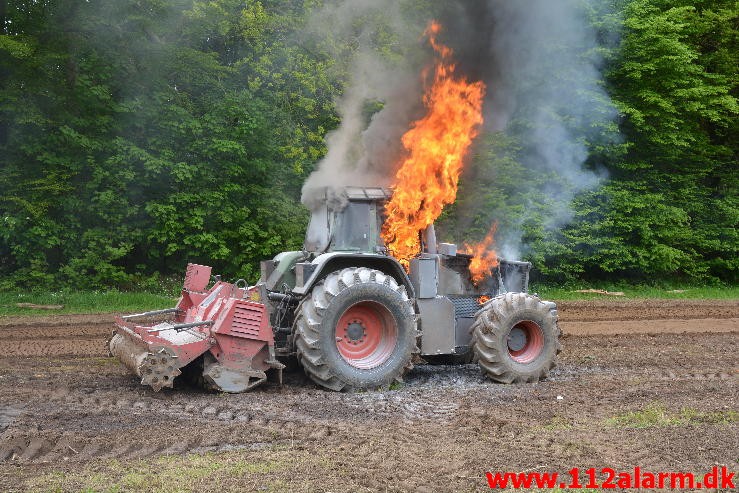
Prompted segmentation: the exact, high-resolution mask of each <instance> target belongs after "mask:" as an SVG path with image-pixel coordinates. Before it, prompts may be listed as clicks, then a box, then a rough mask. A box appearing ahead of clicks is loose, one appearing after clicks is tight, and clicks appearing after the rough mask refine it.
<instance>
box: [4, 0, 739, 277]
mask: <svg viewBox="0 0 739 493" xmlns="http://www.w3.org/2000/svg"><path fill="white" fill-rule="evenodd" d="M6 4H7V5H5V4H4V5H3V7H4V8H3V9H0V290H7V289H15V288H22V287H37V286H49V285H56V284H63V285H72V286H77V287H81V288H93V289H94V288H100V287H104V286H117V287H120V288H122V289H130V288H134V287H137V286H142V285H153V284H152V283H156V282H157V279H162V278H166V277H167V276H170V275H172V274H177V275H180V274H181V272H182V269H183V267H184V265H185V263H186V262H188V261H193V262H203V263H209V264H213V265H214V267H215V268H216V270H217V271H218V272H220V273H223V274H224V275H225V276H226V277H227V278H237V277H244V278H246V279H250V280H254V279H255V278H256V276H257V275H258V267H257V266H258V261H259V260H261V259H263V258H267V257H271V256H272V255H274V254H275V253H277V252H279V251H282V250H290V249H295V248H299V246H300V244H301V243H302V235H303V230H304V227H305V224H306V222H307V213H306V211H305V210H304V209H303V208H302V206H300V205H299V203H298V198H299V193H300V187H301V185H302V182H303V180H304V179H305V177H306V176H307V175H308V174H309V173H310V171H311V170H312V169H313V166H314V164H315V163H316V162H317V161H318V160H320V158H321V157H322V156H323V154H324V153H325V144H324V141H323V138H324V136H325V134H326V133H327V132H328V131H329V130H331V129H333V128H335V127H336V125H337V123H338V120H337V115H336V113H335V111H334V100H335V99H336V98H337V97H338V96H339V95H340V94H341V91H342V86H343V84H344V83H345V81H346V78H347V66H346V59H347V57H346V54H348V53H351V52H352V51H353V50H355V49H356V45H357V40H356V39H352V38H347V39H337V38H335V34H334V33H324V34H325V36H322V37H321V39H314V38H308V37H306V36H305V35H304V33H305V31H306V21H307V19H308V17H309V16H310V14H311V12H312V11H313V9H315V8H318V7H320V5H321V4H322V2H320V1H317V0H316V1H309V0H304V1H272V0H263V1H249V2H243V1H241V0H215V1H213V0H208V1H205V0H140V1H136V2H132V1H127V0H126V1H114V0H100V1H96V2H78V1H74V0H50V1H44V2H21V1H13V0H11V1H9V2H6ZM610 4H612V5H613V6H615V8H616V10H617V11H616V12H613V11H609V10H607V8H606V6H605V4H603V3H598V2H590V1H587V2H583V5H585V6H586V7H587V12H588V15H589V16H590V21H591V22H592V24H593V26H594V27H595V29H596V31H597V33H598V35H599V37H602V38H607V37H613V35H614V32H618V34H619V35H620V37H619V38H618V39H619V41H618V43H617V44H616V45H615V46H604V47H602V48H601V49H599V50H597V51H595V52H594V51H593V50H592V49H591V48H587V47H583V48H582V49H583V52H582V54H581V55H582V57H594V56H595V57H602V59H603V60H604V62H605V63H606V68H607V76H606V79H605V80H604V81H600V80H597V81H593V82H594V84H596V85H604V86H605V87H606V88H607V90H608V92H609V94H610V95H611V97H612V98H613V100H614V104H615V106H616V108H617V110H618V113H619V115H620V118H619V123H618V125H612V126H608V125H607V126H595V127H594V126H592V125H589V124H588V121H586V120H582V119H578V118H572V117H571V115H569V114H568V108H567V105H568V104H571V100H570V99H567V98H563V100H562V101H560V102H559V103H558V104H554V105H553V106H552V107H551V108H546V110H547V115H548V116H547V117H548V118H550V120H551V122H552V123H558V124H562V125H563V126H564V128H565V129H566V130H567V131H568V132H570V133H572V134H573V135H578V136H580V141H581V142H582V144H583V145H584V146H585V148H586V149H587V153H588V159H587V161H586V163H585V165H586V166H587V167H590V168H593V169H602V170H603V171H604V176H607V179H606V180H605V181H604V182H603V183H602V186H601V187H599V188H598V189H595V190H592V191H589V192H586V193H582V194H579V195H577V196H575V197H574V201H573V202H572V204H568V205H571V206H572V208H571V209H572V211H571V215H569V216H568V215H567V213H566V211H564V210H563V211H561V214H560V216H561V217H559V219H560V220H558V221H556V222H554V223H553V222H551V221H550V220H549V219H548V218H551V217H552V216H553V210H554V215H555V216H556V215H558V214H559V213H560V211H558V209H557V208H559V207H561V204H559V203H558V202H557V201H556V200H555V199H554V196H553V194H552V193H551V192H552V191H553V190H559V191H561V190H563V189H564V190H565V191H566V188H567V186H568V185H567V182H566V180H564V179H563V178H562V177H561V176H558V175H557V174H556V173H554V172H541V171H535V170H533V169H532V168H531V167H530V166H528V163H527V159H528V158H527V156H530V155H531V154H532V142H531V140H530V139H529V138H528V137H527V136H529V135H530V134H529V133H527V130H528V129H530V128H531V126H532V122H531V120H530V115H529V114H527V113H526V112H525V111H524V112H521V113H520V114H516V115H513V117H512V120H511V124H510V125H509V127H508V128H506V129H505V130H504V131H503V132H500V133H496V134H493V135H488V136H486V137H485V138H484V139H481V142H479V145H478V146H477V148H476V150H475V156H474V159H473V166H471V167H469V168H468V169H467V170H466V171H465V175H464V177H463V180H462V183H461V185H460V194H459V201H458V203H457V204H455V205H454V206H453V207H451V208H450V209H449V210H447V211H446V212H445V217H444V218H443V221H442V223H441V224H440V230H442V232H445V233H449V235H450V236H452V237H455V238H458V239H461V240H465V241H470V242H472V241H478V240H480V239H481V238H482V237H483V236H484V235H485V233H486V232H487V230H488V228H489V226H490V224H491V223H492V222H493V221H497V222H498V225H499V229H498V230H499V231H500V232H501V234H500V236H499V238H498V241H499V244H500V245H502V246H504V247H511V245H512V244H513V243H516V242H518V239H519V238H520V242H519V243H517V244H516V245H513V246H512V247H511V248H508V251H512V252H513V253H516V254H521V255H522V256H524V257H525V258H527V259H529V260H532V261H533V262H535V264H536V266H537V271H538V275H539V276H540V277H542V278H543V279H544V280H546V281H547V282H550V283H557V282H569V283H573V282H575V281H578V280H582V281H585V282H606V283H613V282H620V281H630V282H639V283H644V282H647V283H648V282H653V281H655V282H656V281H668V282H695V281H699V282H713V283H720V282H723V283H730V284H731V283H736V282H737V280H738V278H737V273H738V272H739V228H737V226H738V225H739V173H738V172H737V162H738V161H739V159H738V155H737V154H738V152H737V150H738V147H739V146H738V145H737V138H738V137H739V116H738V115H739V103H738V102H737V97H738V95H739V94H738V93H739V89H738V87H737V85H738V84H739V73H738V72H737V71H738V70H739V31H738V30H737V23H738V22H739V6H738V5H737V3H736V2H727V1H721V2H714V1H709V0H678V1H673V0H670V1H668V0H617V1H615V2H610ZM402 8H403V9H404V11H408V12H410V11H413V12H416V11H417V12H416V14H415V15H417V16H419V18H426V17H429V16H431V15H433V13H434V12H437V11H438V9H439V8H440V7H439V6H438V5H436V4H433V3H432V2H427V1H425V0H423V1H421V0H416V1H408V2H404V3H403V6H402ZM372 15H380V16H382V15H384V14H383V13H381V12H380V13H376V14H372ZM389 21H390V20H388V22H389ZM379 24H380V25H381V24H382V23H381V22H379ZM423 24H425V22H419V25H423ZM362 28H363V25H362V22H361V21H358V23H357V26H356V30H357V36H358V35H359V33H360V32H361V30H362ZM391 33H392V30H384V29H382V28H380V29H378V31H377V32H375V33H373V36H374V38H373V43H374V45H376V47H377V50H378V53H379V54H381V55H382V56H385V57H386V58H387V59H388V60H391V61H393V62H396V63H405V61H404V58H403V56H404V54H403V52H402V47H401V44H402V43H399V42H398V40H397V39H395V38H394V36H393V34H391ZM411 34H412V35H415V34H414V33H411ZM552 49H556V47H554V46H553V47H552ZM541 59H542V60H544V61H546V60H547V57H546V56H541ZM554 59H555V58H554V57H552V58H551V60H554ZM416 62H417V61H413V63H416ZM560 69H561V71H560V72H557V71H558V70H560ZM551 70H552V77H551V79H550V80H548V81H545V82H546V84H551V85H552V87H550V88H549V89H542V87H541V84H542V81H536V80H530V81H527V82H526V83H525V84H523V85H522V86H521V87H520V88H519V90H520V94H519V96H520V99H521V100H522V101H525V100H526V93H527V92H528V91H537V90H552V91H555V92H557V91H560V90H564V89H566V87H567V86H568V84H569V81H571V80H572V78H573V77H581V76H582V74H579V73H573V72H572V71H569V72H568V71H567V70H566V69H564V68H562V67H556V66H552V67H551ZM582 96H583V95H576V97H578V98H579V97H582ZM591 96H592V95H591ZM586 99H587V98H586ZM577 101H580V100H579V99H577ZM381 105H382V102H379V101H372V102H368V104H367V105H366V108H365V110H366V114H367V117H368V118H369V117H370V116H371V115H372V114H373V113H374V112H375V111H377V110H378V109H379V108H380V107H381ZM608 105H609V103H608V102H606V101H596V104H595V107H593V108H592V111H596V112H604V111H610V108H609V106H608ZM524 106H525V105H524ZM524 109H526V110H530V109H531V108H524ZM522 184H526V186H525V187H522V186H521V185H522ZM567 209H569V207H568V208H567ZM519 233H520V235H519ZM506 252H507V250H506V249H503V251H502V253H504V254H506Z"/></svg>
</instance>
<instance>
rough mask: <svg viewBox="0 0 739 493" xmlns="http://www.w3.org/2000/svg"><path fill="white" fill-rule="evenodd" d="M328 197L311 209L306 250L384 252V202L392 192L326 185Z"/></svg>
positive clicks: (316, 252) (384, 189) (304, 246)
mask: <svg viewBox="0 0 739 493" xmlns="http://www.w3.org/2000/svg"><path fill="white" fill-rule="evenodd" d="M324 194H325V200H323V201H322V203H321V205H320V206H318V207H317V208H316V209H314V210H313V211H312V213H311V219H310V223H309V225H308V230H307V231H306V235H305V243H304V244H303V248H304V250H305V251H307V252H310V253H313V254H315V255H320V254H322V253H327V252H357V253H383V252H384V251H385V247H384V245H383V242H382V238H381V237H380V230H381V228H382V222H383V217H382V214H383V205H384V203H385V201H387V200H388V199H389V198H390V196H391V194H392V192H391V191H390V190H388V189H386V188H379V187H371V188H360V187H346V188H344V189H342V191H341V192H340V193H339V194H336V193H335V192H333V191H331V190H329V189H326V190H325V191H324Z"/></svg>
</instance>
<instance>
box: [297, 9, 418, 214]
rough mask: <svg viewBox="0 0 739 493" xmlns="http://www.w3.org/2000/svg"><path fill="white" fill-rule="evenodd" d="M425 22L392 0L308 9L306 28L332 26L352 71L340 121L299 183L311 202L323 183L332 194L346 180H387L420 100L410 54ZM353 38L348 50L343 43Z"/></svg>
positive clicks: (316, 30)
mask: <svg viewBox="0 0 739 493" xmlns="http://www.w3.org/2000/svg"><path fill="white" fill-rule="evenodd" d="M423 28H424V26H423V25H422V24H420V23H414V22H412V21H410V20H408V19H406V18H405V17H404V15H403V11H402V9H401V3H400V2H397V1H393V0H348V1H343V2H328V3H327V5H325V6H324V8H322V9H321V10H319V11H318V12H316V14H315V15H314V16H313V17H312V19H311V21H310V23H309V30H310V34H311V35H312V36H314V37H321V36H325V33H327V32H329V33H331V38H332V41H333V43H334V45H333V48H334V49H335V50H336V53H335V56H337V57H339V58H340V60H339V63H344V64H345V65H346V66H347V71H348V74H349V75H348V80H347V82H346V87H345V89H344V93H343V95H342V97H341V98H340V99H339V100H338V101H337V109H338V112H339V116H340V118H341V123H340V125H339V127H338V128H337V129H336V130H334V131H332V132H330V133H329V134H328V136H327V137H326V144H327V147H328V151H327V153H326V156H325V157H324V158H323V159H322V160H321V161H320V162H319V163H318V165H317V168H316V170H315V171H314V172H313V174H311V175H310V177H309V178H308V179H307V180H306V182H305V184H304V185H303V197H302V201H303V203H304V204H305V205H306V206H308V207H309V208H311V209H313V208H314V205H316V204H317V203H318V201H320V200H321V199H322V197H323V196H324V193H323V192H324V190H325V189H326V188H328V193H329V194H331V191H332V189H340V188H342V187H344V186H347V185H354V186H388V185H390V184H391V183H392V179H393V176H394V174H395V167H396V165H397V163H398V161H399V158H400V153H401V149H402V145H401V142H400V138H401V136H402V135H403V133H404V132H405V131H407V130H408V128H409V126H410V122H411V121H412V120H414V119H416V118H417V117H418V115H419V111H420V110H421V108H422V105H421V92H422V90H423V88H422V87H421V84H420V76H419V71H420V67H421V65H420V64H419V63H416V62H415V61H414V60H417V59H419V56H418V53H419V52H421V51H422V49H423V44H422V42H421V40H420V37H421V33H422V32H423ZM352 45H354V46H356V48H355V49H354V50H353V51H351V52H350V53H349V55H348V56H346V54H345V52H343V51H342V50H341V49H340V48H341V47H343V46H352ZM324 46H325V45H324ZM388 50H389V51H390V55H389V56H388ZM341 58H346V59H341ZM378 109H379V110H378Z"/></svg>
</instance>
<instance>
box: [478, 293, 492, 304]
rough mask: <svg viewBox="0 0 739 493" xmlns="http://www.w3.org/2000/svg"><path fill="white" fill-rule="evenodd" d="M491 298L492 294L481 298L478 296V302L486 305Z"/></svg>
mask: <svg viewBox="0 0 739 493" xmlns="http://www.w3.org/2000/svg"><path fill="white" fill-rule="evenodd" d="M490 299H491V298H490V296H485V295H482V296H480V297H479V298H477V302H478V303H479V304H481V305H484V304H485V303H487V302H488V301H490Z"/></svg>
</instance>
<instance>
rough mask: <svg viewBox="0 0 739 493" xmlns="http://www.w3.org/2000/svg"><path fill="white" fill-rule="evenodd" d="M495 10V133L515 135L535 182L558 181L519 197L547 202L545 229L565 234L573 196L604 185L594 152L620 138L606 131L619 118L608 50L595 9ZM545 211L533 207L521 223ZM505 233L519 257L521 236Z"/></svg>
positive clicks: (535, 3)
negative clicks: (606, 68)
mask: <svg viewBox="0 0 739 493" xmlns="http://www.w3.org/2000/svg"><path fill="white" fill-rule="evenodd" d="M489 9H490V13H491V17H492V25H493V26H494V29H493V30H492V32H491V37H490V39H489V41H488V43H489V50H490V51H489V53H490V55H491V59H492V60H494V65H495V67H496V69H495V73H494V74H493V77H492V78H491V79H492V80H491V83H492V84H491V86H492V87H491V90H490V91H489V94H490V95H491V101H490V103H491V104H490V105H488V107H487V113H488V115H490V118H489V119H488V121H490V122H491V125H490V129H491V130H493V131H499V130H500V131H504V132H506V133H510V134H515V135H516V136H517V138H518V140H519V141H520V142H521V144H522V152H521V153H520V154H519V161H520V162H521V164H522V165H523V166H524V167H526V168H527V169H528V170H529V171H530V172H531V173H532V174H533V175H542V174H544V175H547V176H550V177H551V179H548V180H545V183H544V184H542V183H537V182H536V180H533V181H531V182H528V183H526V184H522V186H521V188H520V190H519V192H520V193H521V194H525V193H526V192H537V193H534V194H530V195H532V196H543V197H545V203H546V206H545V207H546V213H545V214H544V223H543V226H544V227H545V228H547V229H550V230H551V229H554V230H556V229H560V228H561V227H562V226H564V225H565V224H566V223H568V222H569V221H570V220H571V218H572V207H571V204H572V200H573V199H574V197H575V196H576V195H577V194H579V193H581V192H583V191H586V190H590V189H593V188H595V187H597V186H598V185H599V184H600V183H601V181H602V179H603V178H604V176H605V172H604V171H602V168H599V167H598V166H597V163H594V164H591V163H587V161H588V159H589V156H591V152H590V148H589V146H590V145H593V144H597V143H598V141H600V143H605V142H604V140H608V139H611V138H613V136H612V135H610V136H609V135H608V133H609V132H608V130H607V129H608V128H609V126H612V124H613V122H614V121H615V119H616V116H617V113H616V110H615V108H614V106H613V105H612V104H611V102H610V98H609V96H608V94H607V93H606V91H605V89H604V88H603V85H602V75H601V66H602V57H601V56H600V55H599V51H598V50H599V49H600V48H602V44H601V43H599V41H598V39H597V38H596V32H595V30H594V28H593V27H592V25H591V22H590V21H589V19H588V17H587V16H588V13H589V9H590V3H589V2H587V1H582V0H558V1H556V2H552V1H550V0H517V1H515V2H510V1H505V0H490V2H489ZM527 185H528V187H527ZM532 187H533V188H535V190H531V188H532ZM527 188H528V189H527ZM538 208H540V206H539V207H537V206H536V205H535V204H531V203H529V204H528V205H527V206H526V207H524V214H523V215H522V216H521V217H520V218H519V219H518V222H519V223H523V222H525V221H527V220H529V217H528V215H527V214H526V213H525V211H532V212H533V211H536V210H537V209H538ZM503 233H504V234H505V239H506V240H507V241H506V242H505V243H504V244H503V248H504V251H503V254H504V255H509V256H511V257H514V258H515V257H518V256H519V253H520V250H521V248H522V247H524V245H521V236H522V235H521V232H520V230H519V229H518V228H512V229H510V230H509V231H506V232H503ZM506 250H507V251H506Z"/></svg>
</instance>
